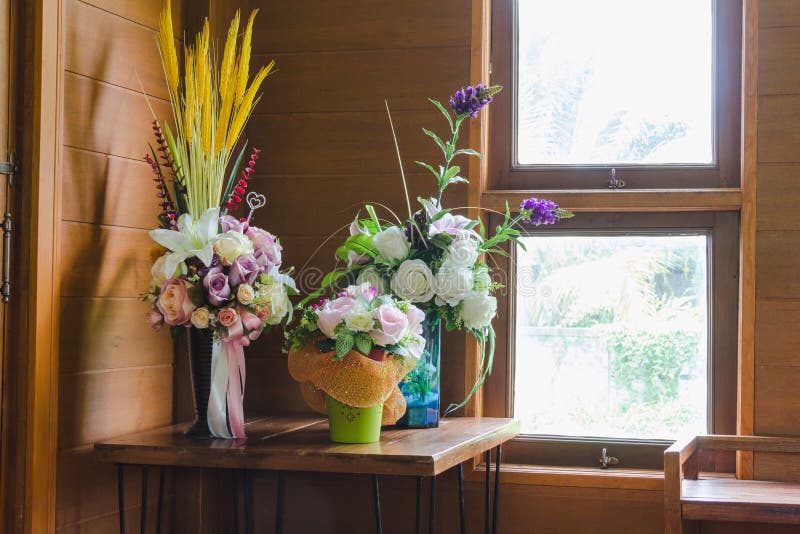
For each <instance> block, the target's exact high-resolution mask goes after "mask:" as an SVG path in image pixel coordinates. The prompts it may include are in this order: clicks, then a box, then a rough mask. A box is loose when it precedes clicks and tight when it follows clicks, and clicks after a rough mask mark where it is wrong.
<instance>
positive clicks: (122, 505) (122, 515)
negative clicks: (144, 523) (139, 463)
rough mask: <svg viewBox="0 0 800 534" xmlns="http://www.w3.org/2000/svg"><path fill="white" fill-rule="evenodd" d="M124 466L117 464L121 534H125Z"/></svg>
mask: <svg viewBox="0 0 800 534" xmlns="http://www.w3.org/2000/svg"><path fill="white" fill-rule="evenodd" d="M123 474H124V472H123V465H122V464H117V499H118V502H119V505H118V506H119V534H125V480H124V479H123Z"/></svg>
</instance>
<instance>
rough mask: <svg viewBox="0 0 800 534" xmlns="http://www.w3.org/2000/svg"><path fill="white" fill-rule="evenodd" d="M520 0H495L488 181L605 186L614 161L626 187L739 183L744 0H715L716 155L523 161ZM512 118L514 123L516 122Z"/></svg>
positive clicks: (517, 185)
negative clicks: (518, 108)
mask: <svg viewBox="0 0 800 534" xmlns="http://www.w3.org/2000/svg"><path fill="white" fill-rule="evenodd" d="M516 5H517V1H516V0H492V6H491V9H492V15H491V19H492V22H491V25H492V28H491V35H492V50H491V81H492V83H493V84H501V85H504V86H505V91H504V94H503V96H502V97H499V98H496V99H495V103H494V104H492V107H493V109H492V113H491V117H490V119H489V125H490V130H491V132H492V144H491V151H490V153H489V161H488V171H489V176H488V185H489V189H494V190H508V189H536V190H550V189H601V188H604V187H606V184H607V182H608V180H609V177H610V169H611V168H612V167H613V168H616V169H617V177H618V178H620V179H623V180H625V182H626V189H673V188H683V189H686V188H692V189H704V188H705V189H707V188H731V187H739V184H740V171H741V164H740V157H739V154H740V143H741V103H742V96H741V90H740V84H741V79H742V61H741V49H742V44H741V43H742V11H743V8H742V0H725V1H720V0H716V1H714V2H713V8H714V16H713V21H714V27H713V45H712V46H713V55H714V63H713V68H714V81H713V83H714V113H715V132H714V133H715V162H714V163H713V164H712V165H660V166H647V165H605V166H567V165H539V166H537V165H518V164H516V162H515V160H514V139H515V137H516V135H515V131H514V129H515V128H516V121H515V117H514V107H515V106H514V104H515V102H516V76H515V73H514V70H513V68H512V67H513V65H515V64H516V43H517V37H516V33H517V31H516V27H517V25H516V20H517V13H516ZM508 125H512V127H511V128H509V127H508Z"/></svg>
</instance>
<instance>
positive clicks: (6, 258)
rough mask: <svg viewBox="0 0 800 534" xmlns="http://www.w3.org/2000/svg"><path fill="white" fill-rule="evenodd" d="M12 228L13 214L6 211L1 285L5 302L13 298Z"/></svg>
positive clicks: (1, 292)
mask: <svg viewBox="0 0 800 534" xmlns="http://www.w3.org/2000/svg"><path fill="white" fill-rule="evenodd" d="M11 230H12V226H11V214H10V213H6V215H5V217H3V280H2V282H3V285H2V286H0V294H2V296H3V303H4V304H5V303H6V302H8V301H9V299H10V298H11Z"/></svg>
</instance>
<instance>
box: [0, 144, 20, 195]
mask: <svg viewBox="0 0 800 534" xmlns="http://www.w3.org/2000/svg"><path fill="white" fill-rule="evenodd" d="M18 172H19V163H18V162H17V155H16V154H15V153H14V152H11V153H10V154H9V155H8V161H0V174H5V175H6V176H8V186H9V187H14V183H15V180H14V178H15V176H16V174H17V173H18Z"/></svg>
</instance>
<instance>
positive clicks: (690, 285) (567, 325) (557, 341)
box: [514, 234, 708, 439]
mask: <svg viewBox="0 0 800 534" xmlns="http://www.w3.org/2000/svg"><path fill="white" fill-rule="evenodd" d="M523 243H524V245H525V247H526V248H527V251H525V250H522V248H518V250H517V277H516V281H517V282H516V284H517V285H516V292H517V299H516V302H517V310H516V334H515V336H516V339H515V371H514V382H515V387H514V416H515V417H517V418H518V419H520V421H521V422H522V431H523V433H525V434H548V435H562V436H595V437H604V438H640V439H670V438H675V437H677V436H678V435H681V434H683V433H693V434H699V433H705V432H707V427H708V424H707V404H706V399H707V390H708V385H707V384H708V382H707V362H708V302H707V288H708V265H707V255H706V247H707V245H708V239H707V236H705V235H702V234H700V235H659V236H649V235H647V236H646V235H625V236H620V235H594V236H568V235H555V236H554V235H549V236H533V237H526V238H524V239H523Z"/></svg>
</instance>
